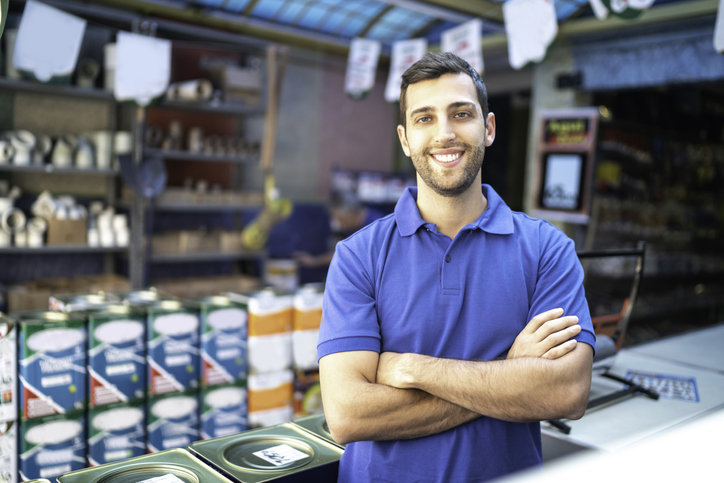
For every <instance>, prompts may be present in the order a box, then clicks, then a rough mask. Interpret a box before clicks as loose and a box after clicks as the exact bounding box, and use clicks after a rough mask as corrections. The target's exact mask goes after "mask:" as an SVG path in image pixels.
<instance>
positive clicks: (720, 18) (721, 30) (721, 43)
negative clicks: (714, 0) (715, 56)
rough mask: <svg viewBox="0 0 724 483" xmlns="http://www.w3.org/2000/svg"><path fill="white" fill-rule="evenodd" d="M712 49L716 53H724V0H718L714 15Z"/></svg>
mask: <svg viewBox="0 0 724 483" xmlns="http://www.w3.org/2000/svg"><path fill="white" fill-rule="evenodd" d="M714 48H715V49H716V51H717V52H719V53H724V0H719V10H718V12H717V14H716V25H715V27H714Z"/></svg>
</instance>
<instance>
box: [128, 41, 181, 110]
mask: <svg viewBox="0 0 724 483" xmlns="http://www.w3.org/2000/svg"><path fill="white" fill-rule="evenodd" d="M170 79H171V42H170V41H168V40H163V39H156V38H153V37H147V36H145V35H138V34H132V33H128V32H118V36H117V40H116V77H115V84H114V93H115V96H116V99H117V100H119V101H135V102H136V103H138V104H139V105H141V106H146V105H148V104H149V103H150V102H151V101H152V100H153V99H154V98H156V97H159V96H162V95H164V94H165V93H166V89H167V88H168V84H169V81H170Z"/></svg>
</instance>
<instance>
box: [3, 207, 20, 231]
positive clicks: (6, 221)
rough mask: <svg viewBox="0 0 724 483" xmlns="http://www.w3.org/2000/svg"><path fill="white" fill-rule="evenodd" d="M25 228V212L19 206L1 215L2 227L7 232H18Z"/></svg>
mask: <svg viewBox="0 0 724 483" xmlns="http://www.w3.org/2000/svg"><path fill="white" fill-rule="evenodd" d="M24 228H25V213H23V212H22V211H20V210H19V209H18V208H10V209H9V210H5V211H3V212H2V215H0V229H2V230H3V231H5V232H7V233H17V232H19V231H22V230H23V229H24Z"/></svg>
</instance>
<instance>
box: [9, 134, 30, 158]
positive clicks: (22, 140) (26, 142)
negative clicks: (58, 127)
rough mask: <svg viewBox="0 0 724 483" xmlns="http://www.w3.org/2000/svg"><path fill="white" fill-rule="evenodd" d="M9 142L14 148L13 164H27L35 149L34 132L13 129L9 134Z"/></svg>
mask: <svg viewBox="0 0 724 483" xmlns="http://www.w3.org/2000/svg"><path fill="white" fill-rule="evenodd" d="M10 143H11V144H12V145H13V148H15V154H14V155H13V164H15V165H17V166H28V165H29V164H30V163H31V162H32V160H33V150H34V149H35V134H33V133H31V132H30V131H24V130H20V131H13V133H12V134H11V135H10Z"/></svg>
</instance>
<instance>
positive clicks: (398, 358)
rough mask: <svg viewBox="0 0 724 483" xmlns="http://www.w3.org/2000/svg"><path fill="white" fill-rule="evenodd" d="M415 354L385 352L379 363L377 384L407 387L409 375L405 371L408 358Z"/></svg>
mask: <svg viewBox="0 0 724 483" xmlns="http://www.w3.org/2000/svg"><path fill="white" fill-rule="evenodd" d="M414 356H415V354H398V353H396V352H383V353H382V354H380V360H379V362H378V363H377V380H376V381H375V382H377V384H384V385H386V386H391V387H396V388H398V389H406V388H407V387H408V386H407V385H406V382H409V381H407V379H408V375H407V374H406V373H405V367H406V366H405V363H406V359H409V358H410V357H414Z"/></svg>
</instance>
